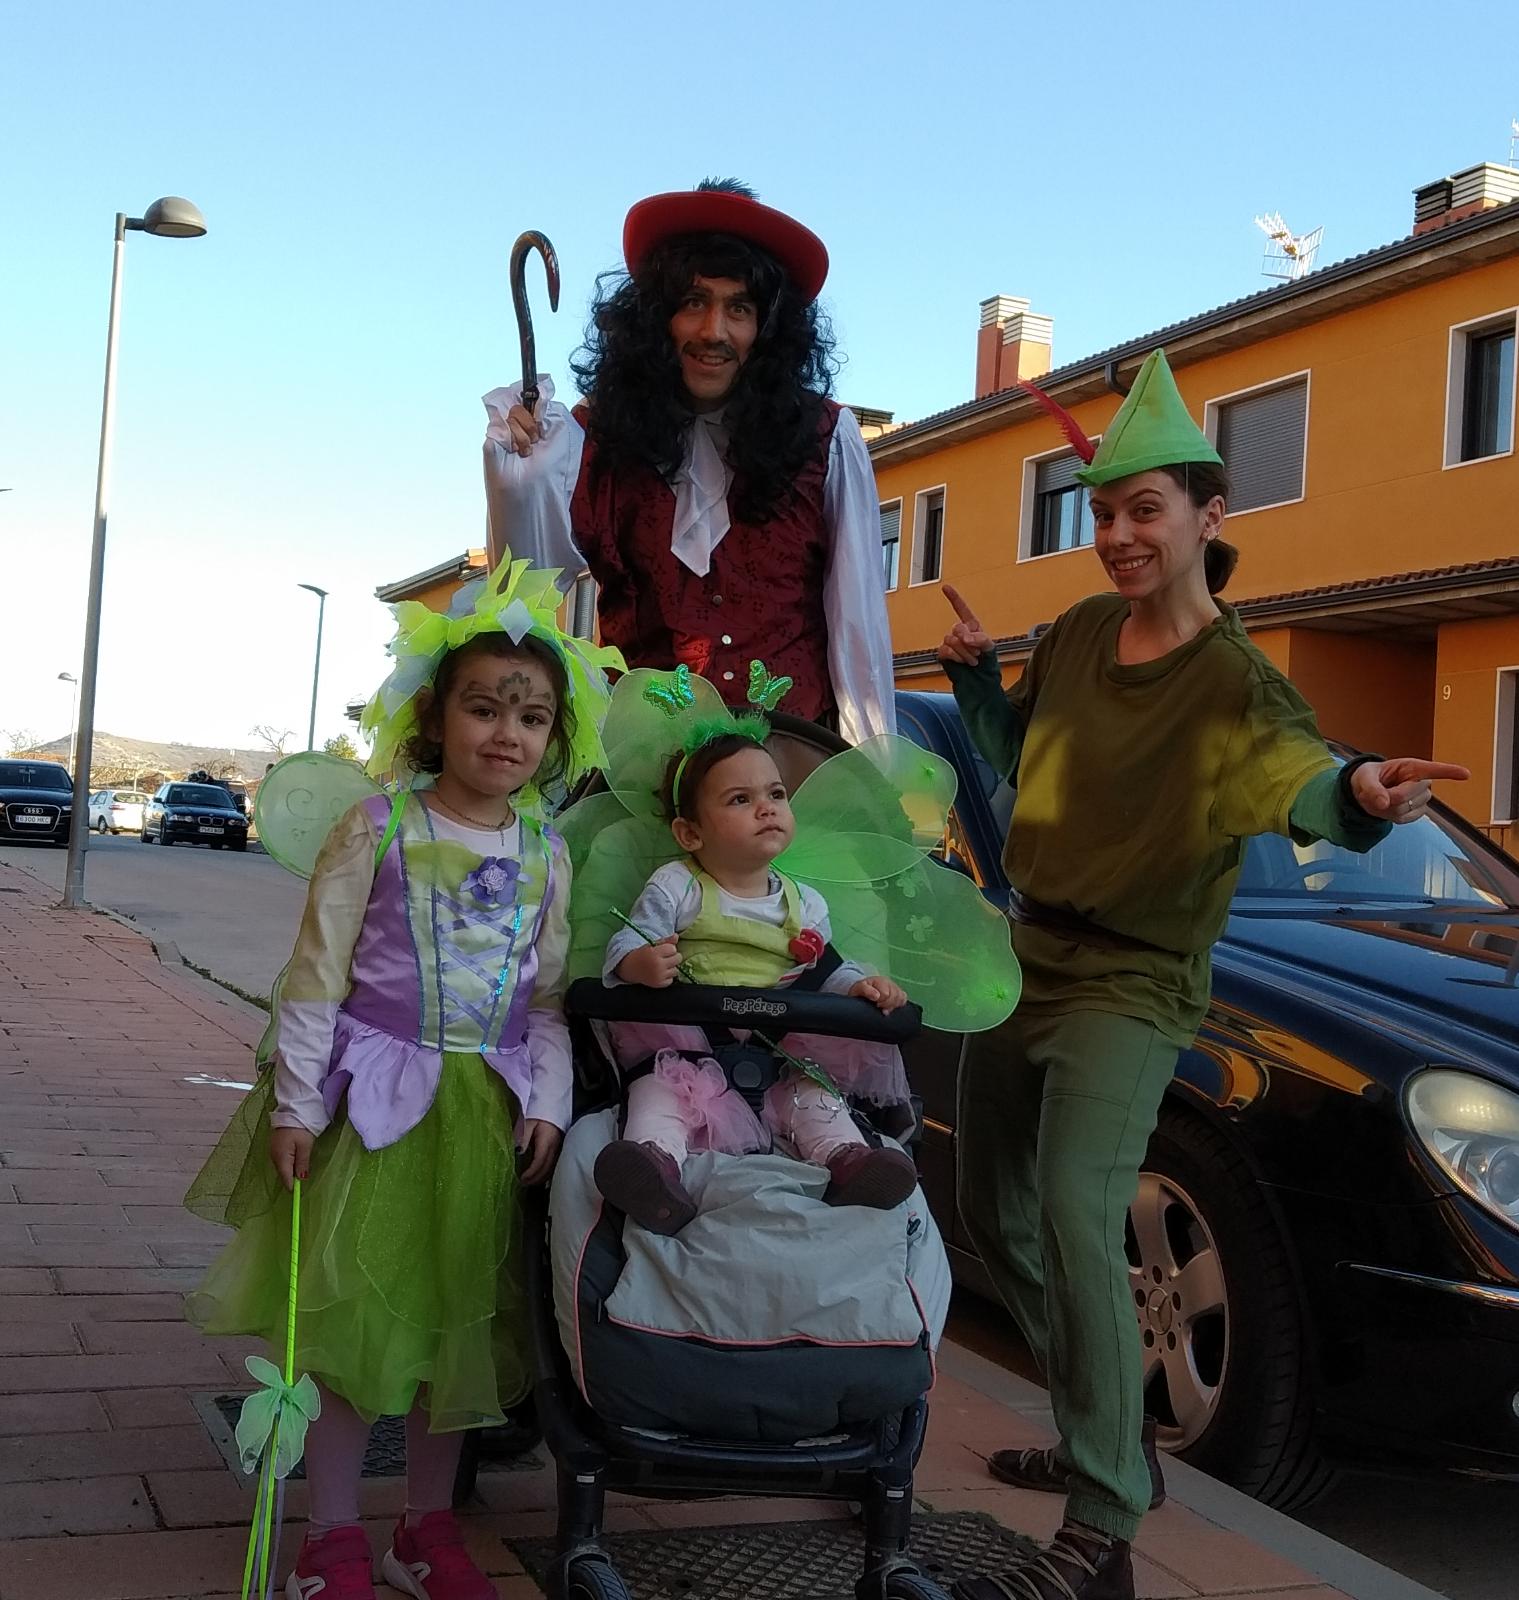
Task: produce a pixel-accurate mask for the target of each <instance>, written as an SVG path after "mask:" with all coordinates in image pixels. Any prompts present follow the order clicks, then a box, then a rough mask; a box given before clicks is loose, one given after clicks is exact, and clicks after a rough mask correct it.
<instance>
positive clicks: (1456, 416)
mask: <svg viewBox="0 0 1519 1600" xmlns="http://www.w3.org/2000/svg"><path fill="white" fill-rule="evenodd" d="M1503 327H1509V328H1512V329H1513V330H1514V339H1515V351H1516V356H1515V360H1514V387H1515V390H1516V393H1515V394H1514V396H1513V399H1512V403H1511V404H1510V407H1509V430H1508V449H1507V450H1499V451H1497V452H1496V453H1495V454H1493V455H1490V456H1473V457H1472V458H1471V460H1470V461H1463V460H1462V459H1461V435H1462V433H1463V432H1464V431H1465V429H1466V363H1467V355H1468V352H1469V350H1470V349H1471V342H1472V340H1473V339H1474V338H1477V337H1480V336H1481V335H1482V334H1484V333H1497V332H1498V331H1499V329H1500V328H1503ZM1516 432H1519V306H1510V307H1509V308H1508V309H1507V310H1506V311H1490V312H1488V313H1487V314H1486V315H1485V316H1481V317H1473V318H1471V320H1470V321H1468V322H1453V323H1452V324H1451V326H1450V353H1449V355H1448V357H1447V359H1446V368H1445V457H1444V462H1443V466H1444V470H1445V471H1446V472H1454V471H1456V470H1458V469H1459V468H1461V467H1480V466H1481V465H1482V463H1483V462H1484V461H1502V460H1503V458H1504V457H1505V456H1511V455H1513V453H1514V435H1515V433H1516ZM1516 809H1519V807H1516Z"/></svg>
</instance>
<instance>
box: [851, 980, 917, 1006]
mask: <svg viewBox="0 0 1519 1600" xmlns="http://www.w3.org/2000/svg"><path fill="white" fill-rule="evenodd" d="M849 993H850V996H851V998H853V999H855V1000H869V1001H870V1002H871V1003H872V1004H873V1005H877V1006H879V1007H880V1008H881V1010H882V1011H886V1012H892V1011H895V1010H897V1008H898V1007H899V1006H905V1005H906V1004H907V995H906V993H905V991H903V990H902V989H900V988H899V987H898V986H897V985H896V984H894V983H893V982H892V981H891V979H890V978H861V979H860V981H859V982H858V983H857V984H855V986H854V988H852V989H851V990H850V991H849Z"/></svg>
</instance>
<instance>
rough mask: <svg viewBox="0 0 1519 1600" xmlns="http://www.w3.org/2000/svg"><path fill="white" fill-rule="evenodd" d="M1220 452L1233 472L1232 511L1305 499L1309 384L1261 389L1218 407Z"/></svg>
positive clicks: (1298, 381) (1295, 382)
mask: <svg viewBox="0 0 1519 1600" xmlns="http://www.w3.org/2000/svg"><path fill="white" fill-rule="evenodd" d="M1217 445H1218V453H1219V454H1220V455H1221V456H1222V457H1223V458H1224V465H1225V467H1226V468H1227V470H1228V473H1229V489H1230V493H1229V510H1230V511H1231V512H1234V511H1258V510H1259V509H1260V508H1261V507H1262V506H1275V505H1281V504H1283V503H1284V502H1285V501H1289V500H1301V499H1302V498H1303V486H1304V461H1305V458H1306V455H1307V448H1308V380H1307V379H1306V378H1295V379H1293V380H1292V381H1291V382H1290V383H1281V384H1277V385H1276V386H1275V387H1273V388H1270V389H1259V390H1257V391H1256V392H1255V393H1254V394H1247V395H1242V396H1241V397H1240V398H1239V399H1238V400H1226V401H1225V402H1223V404H1221V405H1220V406H1219V407H1218V438H1217Z"/></svg>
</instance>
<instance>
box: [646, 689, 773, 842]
mask: <svg viewBox="0 0 1519 1600" xmlns="http://www.w3.org/2000/svg"><path fill="white" fill-rule="evenodd" d="M790 688H791V679H790V678H777V677H774V676H772V674H771V673H770V672H769V671H767V670H766V667H765V664H764V662H762V661H751V662H750V663H749V696H748V699H749V704H750V705H751V706H753V707H754V710H753V711H751V712H738V713H734V712H731V711H730V712H725V713H724V714H723V715H721V716H716V717H704V718H703V719H702V720H701V721H699V722H695V723H693V724H692V725H691V728H690V730H689V731H688V733H687V734H686V737H685V739H684V740H683V741H682V744H681V752H682V753H681V758H680V765H679V766H677V767H676V769H675V779H674V781H673V782H672V784H671V785H670V805H671V808H672V809H673V810H674V811H675V812H676V814H677V815H679V812H680V784H681V779H682V778H684V777H685V774H686V766H687V764H688V763H689V762H690V760H691V757H692V756H694V755H695V754H696V753H697V751H698V750H701V749H703V748H705V747H706V746H707V745H709V744H711V743H713V741H714V740H717V739H726V738H728V737H730V736H731V735H734V734H737V735H738V736H739V737H740V738H742V739H750V740H752V741H753V742H754V743H755V744H757V745H763V744H764V742H765V740H766V739H767V738H769V736H770V723H769V722H768V721H767V720H766V719H767V717H768V715H769V713H770V712H772V711H774V710H775V708H776V707H777V706H778V705H779V704H780V703H781V701H782V700H783V699H784V698H785V696H786V693H787V691H788V690H789V689H790ZM643 693H644V699H645V700H647V701H648V702H649V704H650V705H652V706H658V707H659V709H660V710H661V711H664V712H665V713H667V714H668V715H669V716H672V717H678V716H681V715H682V714H683V713H685V712H687V711H690V710H691V709H693V708H694V706H695V704H696V691H695V690H694V689H693V688H692V683H691V669H690V667H688V666H686V665H685V664H684V663H682V664H681V665H680V666H678V667H677V668H676V669H675V671H674V672H672V673H671V674H670V676H669V678H668V679H666V680H665V681H664V682H663V683H651V684H650V685H649V686H648V687H647V688H646V689H645V690H644V692H643Z"/></svg>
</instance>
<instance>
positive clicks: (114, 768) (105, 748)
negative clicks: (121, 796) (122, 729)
mask: <svg viewBox="0 0 1519 1600" xmlns="http://www.w3.org/2000/svg"><path fill="white" fill-rule="evenodd" d="M25 753H26V754H27V755H38V756H47V757H48V758H49V759H50V760H53V761H61V762H62V763H63V764H64V766H68V765H69V741H68V739H67V738H63V739H52V740H49V742H48V743H47V744H40V745H38V746H37V747H36V748H35V749H34V750H28V751H26V752H25ZM277 759H278V758H277V757H276V755H275V754H274V752H273V751H272V750H267V749H266V750H229V749H228V748H227V747H226V746H225V745H203V744H155V743H153V741H152V740H150V739H123V738H121V737H120V736H119V735H118V734H114V733H97V734H96V735H95V747H94V751H93V754H92V755H91V757H90V781H91V783H92V784H95V785H101V784H108V783H130V782H132V781H133V779H134V778H135V777H136V776H138V775H139V774H141V775H142V776H147V775H149V774H151V773H157V774H159V775H160V776H162V777H164V778H180V777H183V776H184V775H185V773H187V772H200V771H205V772H209V773H210V774H211V776H212V777H214V778H232V779H236V780H238V781H240V782H243V783H248V782H250V781H256V780H258V779H260V778H262V777H263V775H264V768H265V767H267V766H268V765H269V763H270V762H271V761H274V760H277Z"/></svg>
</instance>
